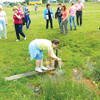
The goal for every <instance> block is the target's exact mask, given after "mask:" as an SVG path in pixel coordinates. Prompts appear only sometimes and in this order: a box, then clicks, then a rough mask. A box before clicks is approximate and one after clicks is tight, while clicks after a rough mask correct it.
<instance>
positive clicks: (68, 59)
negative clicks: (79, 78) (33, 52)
mask: <svg viewBox="0 0 100 100" xmlns="http://www.w3.org/2000/svg"><path fill="white" fill-rule="evenodd" d="M66 5H67V8H68V9H69V7H70V4H66ZM84 5H85V9H84V11H83V26H82V27H80V26H79V27H77V30H76V31H74V30H73V31H69V35H67V36H65V35H64V34H60V29H59V28H58V27H59V26H58V21H57V19H53V26H54V29H52V30H51V29H50V28H49V29H48V30H46V29H45V20H44V19H43V11H44V9H45V5H39V7H38V14H37V15H35V12H34V7H33V6H29V9H30V10H31V13H30V17H31V21H32V22H31V26H30V27H31V30H26V28H25V27H24V33H25V34H26V37H27V40H26V41H24V40H23V38H22V37H21V41H20V42H15V40H16V35H15V30H14V27H13V26H12V24H13V18H12V16H13V11H12V7H4V11H6V14H7V17H8V26H7V39H4V38H2V39H1V40H0V75H1V77H0V100H34V99H35V97H34V93H33V92H32V90H31V88H28V87H27V83H28V82H29V83H30V84H31V85H32V87H38V88H39V89H40V90H41V91H42V92H41V93H40V94H39V95H38V98H37V99H39V100H66V98H67V100H72V99H73V100H89V98H88V97H87V94H88V93H89V92H88V91H87V90H85V89H84V88H85V86H84V85H83V84H77V83H74V82H72V81H71V80H70V79H71V76H72V75H71V74H70V73H71V70H72V68H74V67H79V68H84V63H86V61H87V58H88V57H90V62H91V63H93V66H95V69H94V73H93V74H92V76H93V75H95V77H94V80H96V82H99V80H100V78H99V77H100V72H99V71H98V70H100V69H99V66H100V65H99V60H100V54H99V50H100V40H99V39H100V31H98V28H99V27H100V22H99V21H100V6H99V5H100V3H99V2H97V3H85V4H84ZM51 7H52V9H53V11H54V12H55V11H56V8H57V6H55V5H51ZM36 38H45V39H49V40H51V39H52V38H57V39H59V40H60V46H59V49H60V50H61V52H62V53H61V58H62V60H63V61H64V62H65V65H64V66H63V67H62V69H63V71H64V77H65V78H64V80H63V82H60V80H61V79H60V78H59V79H58V80H57V82H56V80H53V81H52V80H50V79H51V78H50V79H49V76H48V74H45V75H36V76H31V77H28V78H21V79H19V80H14V81H10V82H9V81H4V77H6V76H11V75H15V74H20V73H25V72H29V71H32V70H34V68H35V60H33V61H30V56H29V53H28V46H29V43H30V42H31V41H32V40H33V39H36ZM44 53H45V55H44V60H46V58H47V57H48V56H47V52H44ZM96 72H97V73H98V74H96ZM90 78H91V76H90ZM67 84H68V86H67ZM50 86H51V88H50ZM99 87H100V86H99ZM65 88H66V89H65ZM66 90H67V94H65V92H66ZM80 90H82V92H80ZM51 91H52V92H51ZM85 91H86V93H85ZM90 91H91V92H93V90H90ZM61 92H62V94H60V93H61ZM42 94H43V95H42ZM49 94H51V95H52V94H54V96H51V95H49ZM68 94H69V95H68ZM40 98H41V99H40ZM48 98H50V99H48ZM63 98H64V99H63ZM91 98H92V99H93V100H99V98H98V96H97V95H96V94H95V91H94V93H93V94H92V97H91Z"/></svg>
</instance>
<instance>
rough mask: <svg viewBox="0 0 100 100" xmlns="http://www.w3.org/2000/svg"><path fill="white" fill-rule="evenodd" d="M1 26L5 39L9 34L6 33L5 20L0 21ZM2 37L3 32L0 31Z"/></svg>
mask: <svg viewBox="0 0 100 100" xmlns="http://www.w3.org/2000/svg"><path fill="white" fill-rule="evenodd" d="M0 24H1V25H2V26H3V28H4V36H5V38H6V37H7V36H6V34H7V32H6V22H5V20H0ZM0 37H2V30H1V31H0Z"/></svg>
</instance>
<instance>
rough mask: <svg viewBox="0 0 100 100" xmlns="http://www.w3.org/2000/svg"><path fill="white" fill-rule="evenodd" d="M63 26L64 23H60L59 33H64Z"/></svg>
mask: <svg viewBox="0 0 100 100" xmlns="http://www.w3.org/2000/svg"><path fill="white" fill-rule="evenodd" d="M63 25H64V22H63V21H62V22H61V23H60V29H61V33H64V30H63Z"/></svg>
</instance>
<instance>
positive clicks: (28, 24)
mask: <svg viewBox="0 0 100 100" xmlns="http://www.w3.org/2000/svg"><path fill="white" fill-rule="evenodd" d="M25 18H26V28H27V29H29V26H30V23H31V19H30V16H29V15H25Z"/></svg>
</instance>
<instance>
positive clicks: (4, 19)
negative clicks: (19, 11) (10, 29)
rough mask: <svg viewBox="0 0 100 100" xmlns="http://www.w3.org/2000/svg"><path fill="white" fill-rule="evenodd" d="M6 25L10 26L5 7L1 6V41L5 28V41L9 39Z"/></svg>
mask: <svg viewBox="0 0 100 100" xmlns="http://www.w3.org/2000/svg"><path fill="white" fill-rule="evenodd" d="M6 25H8V23H7V16H6V13H5V11H3V7H2V6H0V39H1V38H2V30H3V28H4V36H5V39H7V32H6Z"/></svg>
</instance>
